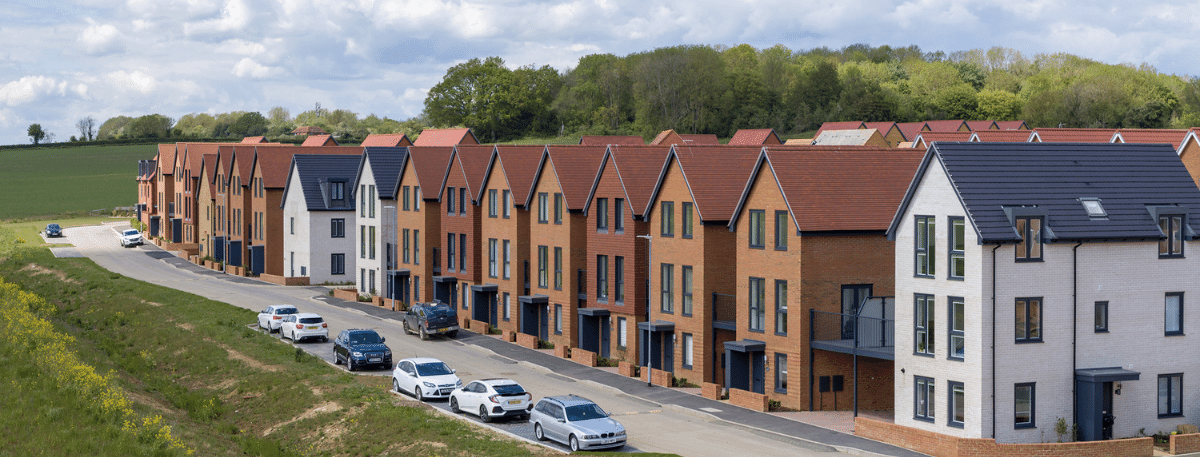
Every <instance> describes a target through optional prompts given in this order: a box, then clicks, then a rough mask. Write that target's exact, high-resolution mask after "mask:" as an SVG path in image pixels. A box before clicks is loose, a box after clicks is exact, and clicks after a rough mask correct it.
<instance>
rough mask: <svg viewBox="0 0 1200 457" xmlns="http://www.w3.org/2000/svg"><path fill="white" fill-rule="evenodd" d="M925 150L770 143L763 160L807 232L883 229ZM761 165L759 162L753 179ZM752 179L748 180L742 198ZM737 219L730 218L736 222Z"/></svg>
mask: <svg viewBox="0 0 1200 457" xmlns="http://www.w3.org/2000/svg"><path fill="white" fill-rule="evenodd" d="M923 156H924V152H923V151H919V150H896V149H894V148H829V147H809V148H804V149H797V148H775V147H769V146H768V147H766V148H764V149H763V153H762V155H761V157H760V159H759V164H761V165H764V166H768V167H770V168H771V171H772V173H773V174H774V175H775V180H776V181H777V182H778V184H779V189H780V190H781V191H782V192H783V195H784V199H785V200H786V201H787V204H788V208H789V209H790V210H791V213H792V220H794V221H796V225H797V227H798V229H799V231H800V232H801V233H804V232H828V231H879V232H883V231H884V230H887V228H888V225H889V223H890V222H891V221H892V216H893V215H894V214H895V212H896V207H897V206H898V205H899V204H900V201H901V200H903V198H904V195H905V194H904V191H905V190H906V189H907V188H908V185H909V182H910V181H911V180H912V176H913V174H914V173H915V172H916V171H917V167H918V166H919V165H920V164H921V158H922V157H923ZM761 170H762V169H761V168H760V167H755V171H754V175H753V176H752V177H751V179H755V177H756V176H757V175H758V173H760V172H761ZM751 185H752V182H750V183H748V184H747V186H746V190H745V191H744V192H743V195H742V200H741V201H742V202H744V201H745V198H747V194H748V192H749V190H750V186H751ZM741 204H742V203H741V202H739V207H740V206H741ZM847 208H854V210H853V211H847V210H846V209H847ZM738 216H740V214H735V218H736V217H738ZM734 223H735V220H734V221H730V225H731V226H732V225H733V224H734Z"/></svg>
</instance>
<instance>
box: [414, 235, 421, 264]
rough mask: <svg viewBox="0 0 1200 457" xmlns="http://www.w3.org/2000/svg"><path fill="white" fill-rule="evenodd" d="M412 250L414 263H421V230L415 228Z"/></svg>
mask: <svg viewBox="0 0 1200 457" xmlns="http://www.w3.org/2000/svg"><path fill="white" fill-rule="evenodd" d="M412 251H413V264H414V265H420V264H421V231H420V230H417V229H413V241H412Z"/></svg>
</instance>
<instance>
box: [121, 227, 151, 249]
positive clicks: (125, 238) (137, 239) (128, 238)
mask: <svg viewBox="0 0 1200 457" xmlns="http://www.w3.org/2000/svg"><path fill="white" fill-rule="evenodd" d="M117 238H119V239H120V240H121V246H125V247H129V246H137V245H140V244H144V243H145V242H146V240H144V239H142V233H141V232H139V231H137V230H135V229H128V230H125V231H122V232H121V234H120V235H117Z"/></svg>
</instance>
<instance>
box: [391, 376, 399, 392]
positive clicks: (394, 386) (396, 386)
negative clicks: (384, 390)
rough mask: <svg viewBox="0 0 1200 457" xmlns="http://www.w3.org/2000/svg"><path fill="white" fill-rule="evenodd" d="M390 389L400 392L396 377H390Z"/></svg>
mask: <svg viewBox="0 0 1200 457" xmlns="http://www.w3.org/2000/svg"><path fill="white" fill-rule="evenodd" d="M392 390H395V391H396V393H400V381H397V380H396V378H392Z"/></svg>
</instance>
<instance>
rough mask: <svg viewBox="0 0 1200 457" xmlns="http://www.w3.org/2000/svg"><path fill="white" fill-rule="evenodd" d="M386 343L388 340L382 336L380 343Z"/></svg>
mask: <svg viewBox="0 0 1200 457" xmlns="http://www.w3.org/2000/svg"><path fill="white" fill-rule="evenodd" d="M385 341H387V338H384V337H382V336H381V337H379V342H380V343H383V342H385Z"/></svg>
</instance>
